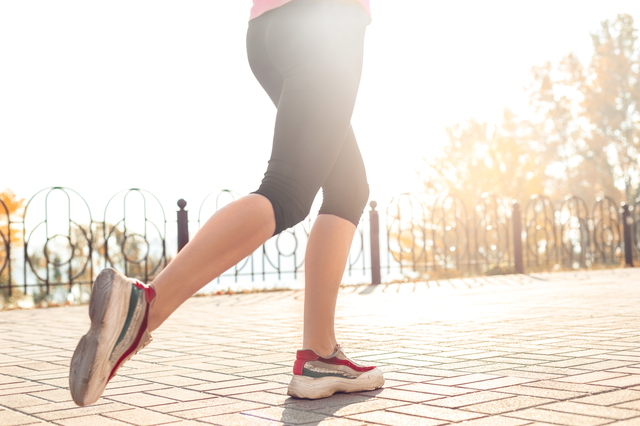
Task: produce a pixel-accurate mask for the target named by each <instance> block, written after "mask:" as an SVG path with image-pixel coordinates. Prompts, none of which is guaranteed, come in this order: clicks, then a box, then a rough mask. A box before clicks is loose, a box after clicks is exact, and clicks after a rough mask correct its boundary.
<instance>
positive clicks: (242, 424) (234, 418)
mask: <svg viewBox="0 0 640 426" xmlns="http://www.w3.org/2000/svg"><path fill="white" fill-rule="evenodd" d="M198 421H199V422H205V423H206V424H214V425H220V426H254V425H255V426H278V425H284V423H282V422H278V421H275V420H267V419H261V418H258V417H254V416H249V415H246V414H244V413H233V414H223V415H220V416H211V417H204V418H201V419H198ZM200 424H201V425H202V424H203V423H200ZM171 426H173V425H171Z"/></svg>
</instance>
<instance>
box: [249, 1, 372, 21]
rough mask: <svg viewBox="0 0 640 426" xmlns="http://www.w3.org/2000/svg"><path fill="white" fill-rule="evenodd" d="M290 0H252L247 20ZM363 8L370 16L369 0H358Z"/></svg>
mask: <svg viewBox="0 0 640 426" xmlns="http://www.w3.org/2000/svg"><path fill="white" fill-rule="evenodd" d="M290 1H292V0H253V7H252V8H251V16H250V17H249V20H252V19H254V18H257V17H258V16H260V15H262V14H263V13H265V12H268V11H270V10H271V9H275V8H276V7H280V6H282V5H284V4H286V3H289V2H290ZM358 1H359V2H360V3H361V4H362V6H364V8H365V9H367V13H368V14H369V16H371V6H370V5H369V1H370V0H358Z"/></svg>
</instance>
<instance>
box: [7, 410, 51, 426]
mask: <svg viewBox="0 0 640 426" xmlns="http://www.w3.org/2000/svg"><path fill="white" fill-rule="evenodd" d="M34 423H42V421H41V420H40V419H37V418H35V417H32V416H28V415H26V414H22V413H19V412H17V411H13V410H0V425H3V426H14V425H15V426H17V425H29V424H34Z"/></svg>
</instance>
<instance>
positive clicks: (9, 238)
mask: <svg viewBox="0 0 640 426" xmlns="http://www.w3.org/2000/svg"><path fill="white" fill-rule="evenodd" d="M23 207H24V199H21V198H18V197H17V196H16V195H15V194H14V193H13V192H12V191H11V190H9V189H5V190H4V191H2V192H0V288H1V289H2V292H1V293H0V295H1V296H3V297H4V296H6V295H8V290H6V289H5V288H4V286H8V285H9V283H10V281H11V276H10V273H9V271H10V269H11V268H10V267H9V266H10V265H9V264H10V263H11V255H13V253H16V252H17V250H15V248H16V247H17V246H18V245H20V244H21V234H20V233H19V231H18V229H17V228H16V227H14V226H13V223H15V221H17V220H19V218H20V217H21V215H22V208H23ZM11 248H14V250H13V251H12V250H11ZM10 254H11V255H10Z"/></svg>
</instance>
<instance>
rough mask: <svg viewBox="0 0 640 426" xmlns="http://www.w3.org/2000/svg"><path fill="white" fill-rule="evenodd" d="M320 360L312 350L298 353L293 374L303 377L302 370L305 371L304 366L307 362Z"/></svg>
mask: <svg viewBox="0 0 640 426" xmlns="http://www.w3.org/2000/svg"><path fill="white" fill-rule="evenodd" d="M318 358H320V357H319V356H318V354H316V353H315V352H314V351H312V350H310V349H307V350H303V351H298V352H296V360H295V362H294V363H293V374H295V375H298V376H302V370H303V369H304V364H305V363H306V362H307V361H315V360H317V359H318Z"/></svg>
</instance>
